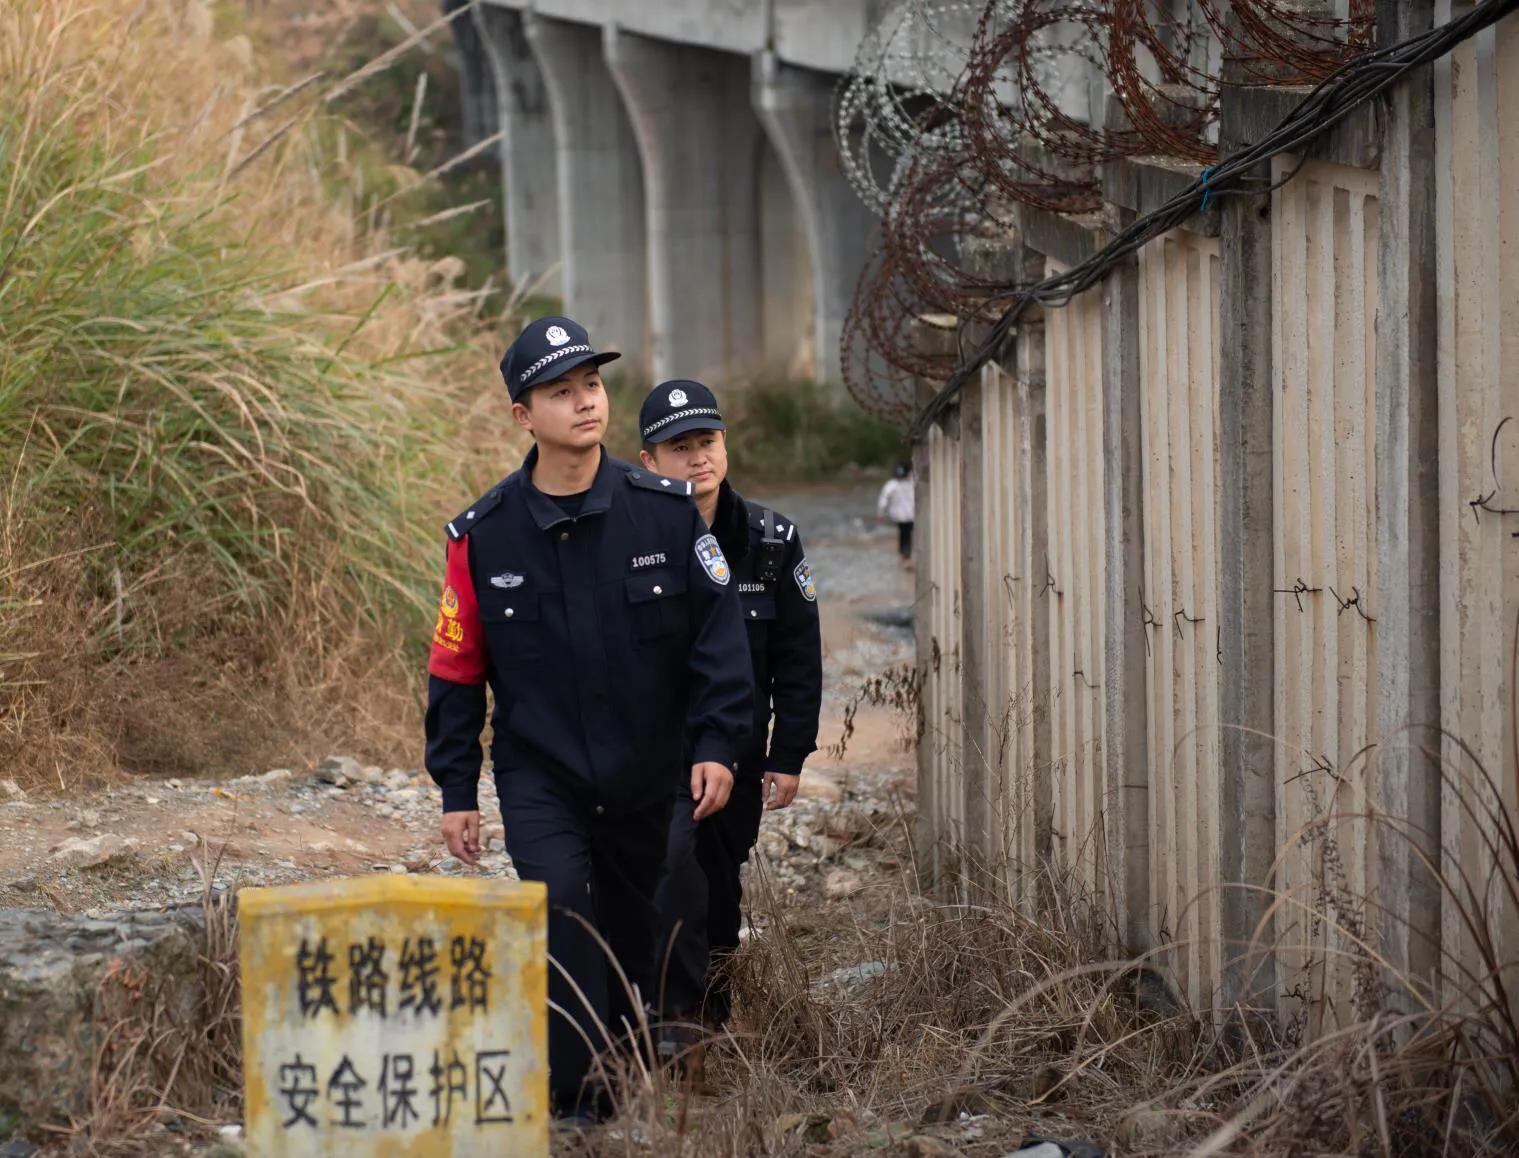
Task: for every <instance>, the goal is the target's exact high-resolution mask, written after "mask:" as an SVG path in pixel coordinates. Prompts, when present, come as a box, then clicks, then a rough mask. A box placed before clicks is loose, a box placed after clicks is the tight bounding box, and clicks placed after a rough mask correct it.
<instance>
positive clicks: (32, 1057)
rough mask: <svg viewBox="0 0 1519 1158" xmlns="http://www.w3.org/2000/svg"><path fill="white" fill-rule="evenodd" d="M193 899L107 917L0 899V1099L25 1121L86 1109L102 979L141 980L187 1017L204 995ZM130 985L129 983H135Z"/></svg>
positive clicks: (100, 1029)
mask: <svg viewBox="0 0 1519 1158" xmlns="http://www.w3.org/2000/svg"><path fill="white" fill-rule="evenodd" d="M204 930H205V925H204V917H203V914H202V910H201V908H200V907H199V906H184V907H180V908H174V909H169V910H167V911H163V912H136V913H122V914H119V915H117V916H113V917H111V918H110V919H108V920H91V919H88V918H85V917H68V916H62V915H60V914H58V913H51V912H40V911H35V910H31V909H0V1105H11V1106H14V1107H15V1108H16V1109H17V1110H19V1111H20V1114H21V1117H22V1119H23V1120H24V1121H29V1122H47V1121H59V1120H62V1119H66V1118H67V1117H69V1116H80V1115H82V1114H83V1113H84V1112H85V1109H86V1107H87V1104H88V1097H89V1090H90V1071H91V1060H90V1059H91V1058H92V1057H93V1055H94V1051H95V1048H96V1046H97V1045H98V1044H99V1042H100V1040H101V1035H102V1034H103V1033H104V1032H105V1031H106V1030H107V1029H108V1026H107V1025H106V1024H104V1023H103V1022H102V1021H101V1020H99V1015H100V1011H101V1006H102V996H103V993H104V991H106V990H107V989H109V988H110V986H109V984H108V982H110V981H112V980H120V981H122V982H124V983H125V984H127V985H128V986H134V987H135V986H137V985H139V984H140V985H141V986H143V991H142V997H143V999H146V1000H153V1001H156V1002H159V1003H167V1005H168V1008H167V1009H166V1010H165V1013H166V1014H167V1017H168V1018H169V1019H170V1020H171V1021H172V1022H173V1023H174V1024H179V1025H184V1026H187V1027H188V1026H190V1025H191V1023H192V1022H193V1020H194V1018H195V1016H196V1013H197V1010H198V1008H199V1005H200V1001H201V998H202V985H203V982H202V979H201V978H202V972H201V963H200V954H201V952H202V947H203V943H204V939H205V934H204ZM134 991H135V990H134Z"/></svg>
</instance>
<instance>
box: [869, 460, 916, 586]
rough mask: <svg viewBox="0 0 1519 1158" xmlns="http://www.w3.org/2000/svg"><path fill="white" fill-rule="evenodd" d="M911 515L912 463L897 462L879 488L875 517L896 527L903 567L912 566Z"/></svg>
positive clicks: (912, 512)
mask: <svg viewBox="0 0 1519 1158" xmlns="http://www.w3.org/2000/svg"><path fill="white" fill-rule="evenodd" d="M913 514H914V510H913V493H912V463H910V462H899V463H897V465H896V466H895V467H894V468H893V469H892V472H891V477H890V478H889V479H887V480H886V485H885V486H883V487H882V488H881V497H880V499H879V500H878V501H877V502H876V516H877V517H878V518H881V519H890V520H891V521H892V522H893V523H895V524H896V525H897V552H898V554H900V555H901V556H902V565H903V566H904V567H910V566H912V522H913Z"/></svg>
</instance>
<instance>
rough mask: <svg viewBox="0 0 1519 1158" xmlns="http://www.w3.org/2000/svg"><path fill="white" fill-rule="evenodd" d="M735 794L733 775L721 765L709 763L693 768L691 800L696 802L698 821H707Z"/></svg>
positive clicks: (695, 765) (695, 814)
mask: <svg viewBox="0 0 1519 1158" xmlns="http://www.w3.org/2000/svg"><path fill="white" fill-rule="evenodd" d="M732 792H733V773H732V772H730V771H728V769H726V768H724V767H723V766H722V765H721V764H716V763H713V762H712V761H710V760H709V761H707V762H706V763H704V764H693V765H692V766H691V799H692V800H694V801H696V812H695V813H694V814H693V815H694V817H695V819H697V820H705V819H706V818H707V817H709V816H711V815H712V814H713V813H714V812H716V811H717V810H718V809H720V808H722V806H723V805H725V804H727V803H728V796H729V795H730V794H731V793H732Z"/></svg>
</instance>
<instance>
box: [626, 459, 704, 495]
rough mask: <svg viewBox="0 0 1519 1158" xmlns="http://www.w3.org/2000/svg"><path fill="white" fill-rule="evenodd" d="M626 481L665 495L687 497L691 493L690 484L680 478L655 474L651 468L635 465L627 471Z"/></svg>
mask: <svg viewBox="0 0 1519 1158" xmlns="http://www.w3.org/2000/svg"><path fill="white" fill-rule="evenodd" d="M628 482H629V483H631V484H632V485H633V486H635V487H639V488H641V489H643V490H646V491H657V492H659V493H660V494H665V495H677V496H679V497H680V498H687V497H689V496H690V494H691V484H690V483H688V482H682V481H681V480H680V479H674V478H666V477H665V476H664V475H662V474H655V473H654V472H653V471H651V470H644V469H643V468H642V467H636V468H633V469H630V470H629V471H628Z"/></svg>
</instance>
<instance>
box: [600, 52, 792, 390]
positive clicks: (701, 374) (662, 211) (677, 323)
mask: <svg viewBox="0 0 1519 1158" xmlns="http://www.w3.org/2000/svg"><path fill="white" fill-rule="evenodd" d="M602 47H603V52H604V55H605V59H606V64H607V67H608V68H609V69H610V71H611V74H612V78H613V80H614V81H615V82H616V85H617V89H618V91H619V92H620V93H621V94H622V99H623V104H624V107H625V108H626V109H627V113H628V119H629V121H630V122H631V124H632V126H633V135H634V137H635V139H636V140H637V141H638V150H639V155H640V157H641V159H642V161H643V178H644V212H645V221H646V235H647V239H648V252H649V331H650V340H651V346H652V361H653V367H654V376H655V377H656V378H667V377H676V376H681V377H694V378H702V379H707V380H710V381H712V382H713V383H714V384H722V383H723V382H724V381H725V380H726V379H730V378H732V377H735V376H739V375H744V374H748V373H751V372H753V371H754V370H755V369H756V368H757V366H758V364H759V361H760V359H761V354H762V350H763V336H762V330H761V311H760V298H759V287H760V281H761V279H760V277H759V270H760V253H759V211H758V195H757V194H758V181H757V176H756V173H757V170H756V165H757V161H758V157H759V146H760V135H759V134H760V130H759V122H758V121H757V120H756V119H755V117H754V113H753V111H752V109H751V108H750V105H749V78H748V68H747V66H746V64H745V62H744V60H743V59H742V58H740V57H735V56H731V55H728V54H725V53H721V52H714V51H712V50H710V49H704V48H698V47H695V46H692V45H686V44H674V43H671V42H668V41H660V40H651V39H649V38H647V37H643V36H638V35H635V34H633V33H630V32H623V31H621V30H620V29H619V28H618V27H617V26H616V25H612V24H609V25H607V26H606V27H605V30H604V33H603V39H602Z"/></svg>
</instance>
